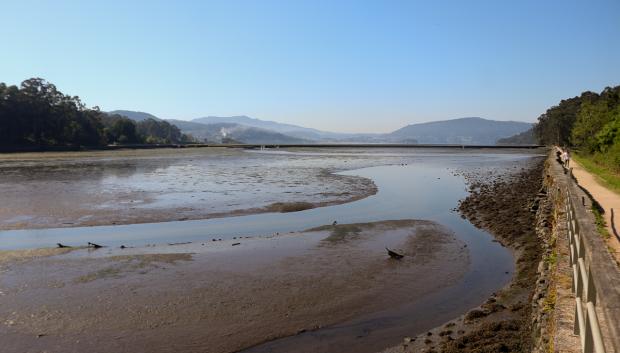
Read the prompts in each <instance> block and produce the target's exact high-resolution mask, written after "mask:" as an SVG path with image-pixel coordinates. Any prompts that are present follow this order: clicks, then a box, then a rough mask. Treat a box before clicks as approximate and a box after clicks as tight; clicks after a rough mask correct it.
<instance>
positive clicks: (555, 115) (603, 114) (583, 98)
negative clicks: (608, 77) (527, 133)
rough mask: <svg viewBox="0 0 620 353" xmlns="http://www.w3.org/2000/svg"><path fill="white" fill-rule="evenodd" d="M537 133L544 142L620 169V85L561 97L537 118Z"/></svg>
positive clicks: (617, 170)
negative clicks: (597, 91)
mask: <svg viewBox="0 0 620 353" xmlns="http://www.w3.org/2000/svg"><path fill="white" fill-rule="evenodd" d="M534 133H535V135H536V137H537V138H538V140H539V142H540V143H541V144H545V145H560V146H566V147H569V148H572V149H575V150H577V151H578V152H579V153H580V154H582V155H584V156H588V157H590V158H591V159H593V160H594V161H595V162H597V163H598V164H600V165H602V166H605V167H608V168H610V169H612V170H614V171H616V172H620V86H616V87H606V88H605V89H604V90H603V91H602V92H601V93H595V92H590V91H587V92H583V93H582V94H581V95H579V96H577V97H573V98H569V99H565V100H562V101H561V102H560V103H559V104H558V105H556V106H553V107H551V108H549V109H548V110H547V111H546V112H545V113H544V114H542V115H541V116H540V117H539V118H538V122H537V123H536V124H535V125H534Z"/></svg>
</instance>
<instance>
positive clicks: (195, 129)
mask: <svg viewBox="0 0 620 353" xmlns="http://www.w3.org/2000/svg"><path fill="white" fill-rule="evenodd" d="M167 121H168V122H170V123H171V124H174V125H176V126H177V127H178V128H179V129H181V131H183V132H184V133H186V134H190V135H192V136H193V137H194V138H196V139H198V140H201V141H207V142H212V143H213V142H214V143H222V142H223V141H226V140H230V139H232V140H234V141H239V142H243V143H251V144H272V143H282V144H286V143H291V144H301V143H312V142H313V141H310V140H305V139H301V138H296V137H293V136H289V135H285V134H281V133H279V132H275V131H272V130H267V129H261V128H257V127H252V126H248V125H242V124H237V123H228V122H218V123H209V124H203V123H198V122H195V121H183V120H174V119H169V120H167Z"/></svg>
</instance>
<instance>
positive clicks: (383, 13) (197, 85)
mask: <svg viewBox="0 0 620 353" xmlns="http://www.w3.org/2000/svg"><path fill="white" fill-rule="evenodd" d="M0 9H1V11H0V23H1V24H2V26H1V27H0V35H1V37H2V40H0V82H5V83H7V84H17V85H18V84H19V83H20V82H21V81H23V80H25V79H27V78H30V77H42V78H44V79H46V80H48V81H49V82H51V83H53V84H55V85H56V86H57V87H58V88H59V89H60V90H61V91H62V92H64V93H66V94H70V95H77V96H80V97H81V98H82V100H83V102H85V103H86V104H87V105H88V106H99V107H100V108H101V109H102V110H105V111H109V110H115V109H127V110H138V111H145V112H149V113H152V114H154V115H156V116H158V117H161V118H176V119H184V120H189V119H192V118H197V117H202V116H207V115H217V116H229V115H248V116H251V117H255V118H259V119H265V120H274V121H279V122H286V123H291V124H297V125H302V126H307V127H313V128H318V129H322V130H330V131H341V132H389V131H393V130H395V129H397V128H400V127H402V126H404V125H407V124H411V123H418V122H426V121H434V120H445V119H452V118H459V117H467V116H479V117H483V118H487V119H495V120H518V121H530V122H533V121H535V120H536V118H537V117H538V116H539V115H540V114H542V113H543V112H544V111H545V110H546V109H547V108H549V107H550V106H552V105H555V104H557V103H558V102H559V101H560V100H561V99H563V98H568V97H573V96H576V95H578V94H580V93H581V92H582V91H585V90H592V91H597V92H600V91H601V90H602V89H603V88H605V87H606V86H614V85H618V84H620V45H619V44H620V1H618V0H610V1H599V0H594V1H585V0H584V1H571V0H563V1H555V0H545V1H540V0H538V1H521V0H520V1H497V0H495V1H388V0H383V1H362V0H358V1H335V0H331V1H320V0H312V1H301V0H299V1H297V0H294V1H291V0H287V1H268V0H260V1H259V0H255V1H234V0H228V1H204V0H195V1H157V0H149V1H127V0H123V1H116V0H90V1H82V0H80V1H68V0H54V1H51V0H50V1H31V0H20V1H15V0H0Z"/></svg>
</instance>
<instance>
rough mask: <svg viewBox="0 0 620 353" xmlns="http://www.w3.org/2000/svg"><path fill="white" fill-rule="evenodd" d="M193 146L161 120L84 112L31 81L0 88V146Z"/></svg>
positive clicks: (43, 84)
mask: <svg viewBox="0 0 620 353" xmlns="http://www.w3.org/2000/svg"><path fill="white" fill-rule="evenodd" d="M188 142H192V138H191V137H190V136H187V135H184V134H182V133H181V131H180V130H179V129H178V128H177V127H176V126H174V125H172V124H170V123H168V122H166V121H161V120H154V119H147V120H144V121H140V122H135V121H133V120H131V119H129V118H127V117H124V116H121V115H109V114H107V113H105V112H102V111H100V110H99V108H98V107H93V108H87V107H86V106H85V105H84V103H82V101H81V100H80V98H79V97H77V96H69V95H66V94H64V93H62V92H60V91H59V90H58V89H57V88H56V86H55V85H53V84H51V83H49V82H47V81H45V80H43V79H41V78H31V79H28V80H25V81H23V82H22V83H21V85H20V86H19V87H17V86H7V85H6V84H5V83H1V82H0V146H11V147H15V146H24V147H25V146H103V145H108V144H143V143H147V144H151V143H164V144H170V143H172V144H179V143H188Z"/></svg>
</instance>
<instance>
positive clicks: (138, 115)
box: [108, 110, 161, 121]
mask: <svg viewBox="0 0 620 353" xmlns="http://www.w3.org/2000/svg"><path fill="white" fill-rule="evenodd" d="M108 114H112V115H114V114H118V115H123V116H126V117H128V118H129V119H131V120H135V121H142V120H147V119H155V120H161V119H160V118H158V117H156V116H155V115H153V114H149V113H145V112H136V111H133V110H113V111H111V112H108Z"/></svg>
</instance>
